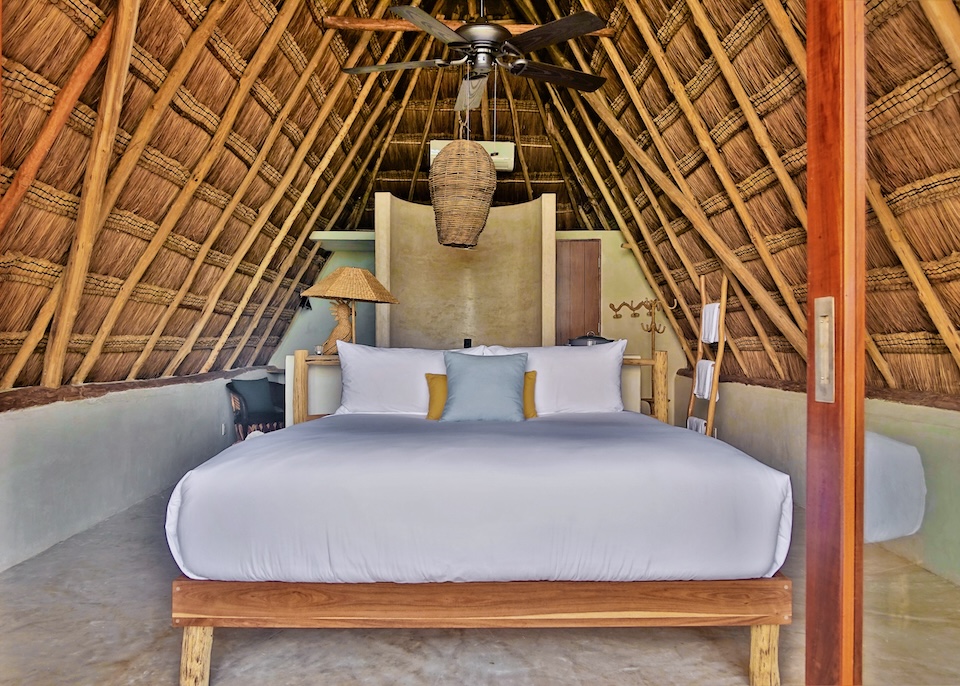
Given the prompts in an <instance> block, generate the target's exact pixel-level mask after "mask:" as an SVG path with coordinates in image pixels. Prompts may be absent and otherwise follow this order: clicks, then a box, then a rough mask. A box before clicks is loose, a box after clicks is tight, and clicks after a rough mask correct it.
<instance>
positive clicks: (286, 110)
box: [127, 0, 350, 380]
mask: <svg viewBox="0 0 960 686" xmlns="http://www.w3.org/2000/svg"><path fill="white" fill-rule="evenodd" d="M349 2H350V0H342V4H341V7H345V6H348V5H349ZM334 37H335V32H334V31H328V32H326V33H324V35H323V36H322V38H321V39H320V42H319V44H318V45H317V47H316V49H315V50H314V51H313V54H312V55H311V56H310V59H309V60H308V61H307V64H306V66H305V67H304V69H303V71H302V72H301V73H300V76H299V77H298V79H297V83H296V84H295V85H294V87H293V90H292V91H291V92H290V94H289V95H288V96H287V99H286V101H285V102H284V104H283V107H282V108H281V110H280V112H279V113H278V114H277V117H276V119H275V120H274V122H273V124H272V125H271V127H270V130H269V131H268V132H267V135H266V137H265V138H264V140H263V142H262V143H261V144H260V150H259V152H258V153H257V156H256V158H254V160H253V162H252V164H251V165H250V167H249V168H248V169H247V171H246V173H245V174H244V177H243V179H242V180H241V182H240V185H239V186H237V188H236V189H235V190H234V193H233V196H232V197H231V199H230V201H229V202H228V203H227V205H226V206H225V207H224V209H223V211H222V212H221V213H220V216H219V217H218V218H217V221H216V222H215V223H214V225H213V227H212V228H211V229H210V231H209V232H208V234H207V237H206V238H205V239H204V242H203V244H202V245H201V246H200V249H199V251H198V253H197V256H196V258H195V259H194V260H193V263H192V264H191V265H190V270H189V271H188V272H187V275H186V276H185V277H184V279H183V283H181V285H180V288H179V290H178V291H177V294H176V296H174V299H173V301H172V302H171V303H170V304H169V305H168V306H167V308H166V310H165V311H164V313H163V314H162V315H161V317H160V319H159V320H158V321H157V323H156V325H155V326H154V329H153V331H152V333H151V334H150V338H149V339H148V341H147V343H146V345H145V346H144V348H143V350H142V351H141V352H140V354H139V355H138V356H137V359H136V361H135V362H134V364H133V366H132V367H131V369H130V372H129V373H128V375H127V379H130V380H132V379H136V378H137V375H138V374H139V373H140V370H141V368H142V366H143V365H144V364H145V363H146V361H147V359H148V358H149V357H150V355H151V354H152V353H153V351H154V349H155V347H156V345H157V343H158V342H159V340H160V338H161V336H162V335H163V331H164V329H165V328H166V326H167V324H168V323H169V322H170V320H171V319H172V318H173V316H174V315H175V314H176V312H177V310H178V308H179V307H180V305H181V303H182V302H183V300H184V298H185V297H186V296H187V294H188V293H189V291H190V288H191V287H192V286H193V283H194V280H195V279H196V277H197V275H198V274H199V272H200V268H201V267H202V266H203V262H204V258H205V256H206V255H207V254H208V253H209V252H210V251H211V250H212V249H213V245H214V243H215V242H216V241H217V239H218V238H219V237H220V234H221V233H222V232H223V230H224V229H225V228H226V226H227V223H228V221H229V220H230V218H231V217H232V216H233V214H234V211H235V210H236V209H237V207H238V206H239V205H240V202H241V200H242V198H243V196H244V194H245V193H246V192H247V189H249V188H250V186H251V185H252V184H253V182H254V181H255V180H256V178H257V176H258V174H259V172H260V169H261V167H262V165H263V164H265V162H266V159H267V157H268V155H269V154H270V151H271V149H272V148H273V145H274V143H276V141H277V138H279V136H280V133H281V132H282V130H283V128H284V126H286V123H287V121H288V120H289V117H290V114H291V113H292V112H293V110H294V107H295V106H296V103H297V101H298V100H299V98H300V96H301V95H302V93H303V92H304V90H305V89H307V88H308V85H309V84H310V82H311V81H312V80H313V79H314V78H315V77H314V72H315V71H316V69H317V67H318V66H319V65H320V61H321V60H322V59H323V58H324V57H326V56H327V54H328V48H329V46H330V43H331V41H332V40H333V39H334ZM338 93H339V91H338V92H337V93H336V94H328V96H327V98H326V99H325V100H324V102H326V103H327V108H328V109H329V108H332V107H333V102H334V101H335V100H336V95H337V94H338ZM331 95H332V96H333V99H332V100H331V98H330V96H331ZM323 111H324V106H323V104H321V105H320V112H319V113H318V119H319V118H322V117H321V116H320V115H322V114H323ZM305 135H306V134H305ZM256 223H257V222H256V220H255V221H254V222H253V224H251V227H252V226H253V225H255V224H256ZM228 264H229V262H228Z"/></svg>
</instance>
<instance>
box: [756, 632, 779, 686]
mask: <svg viewBox="0 0 960 686" xmlns="http://www.w3.org/2000/svg"><path fill="white" fill-rule="evenodd" d="M779 645H780V625H779V624H757V625H754V626H751V627H750V686H780V660H779Z"/></svg>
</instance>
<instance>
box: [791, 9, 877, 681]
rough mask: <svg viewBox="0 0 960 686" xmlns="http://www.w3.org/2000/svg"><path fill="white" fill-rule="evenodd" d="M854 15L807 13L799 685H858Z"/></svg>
mask: <svg viewBox="0 0 960 686" xmlns="http://www.w3.org/2000/svg"><path fill="white" fill-rule="evenodd" d="M863 14H864V5H863V0H817V2H813V3H808V5H807V65H808V67H807V71H808V79H807V170H808V172H807V203H808V209H809V228H808V235H807V264H808V297H807V345H808V351H809V354H808V358H807V359H808V362H807V529H806V531H807V540H806V546H807V548H806V549H807V563H806V564H807V576H806V626H807V628H808V630H807V632H806V683H807V684H844V685H846V684H860V683H861V682H862V664H861V655H862V645H863V641H862V634H863V428H864V407H863V396H864V333H865V321H864V310H865V300H864V299H865V285H864V283H865V281H864V279H865V261H866V259H865V243H866V238H865V235H866V232H865V223H866V206H865V189H866V183H865V180H866V173H865V172H866V157H865V148H866V144H865V119H864V99H865V67H864V21H863ZM820 298H823V299H825V300H821V301H820V302H821V305H828V306H829V305H832V307H833V310H834V322H835V325H834V327H833V332H834V335H833V346H832V354H833V360H834V370H833V379H834V382H835V383H834V389H833V390H834V393H833V402H828V401H825V400H824V399H823V398H824V397H826V396H825V395H821V399H820V400H818V399H817V383H818V381H819V380H820V379H821V378H822V375H821V374H822V369H821V373H818V370H817V366H818V365H817V357H818V356H820V355H822V354H823V351H824V348H825V351H826V353H827V354H829V352H830V351H831V347H830V346H829V336H826V337H825V338H824V340H826V341H827V342H828V344H827V345H825V346H824V348H822V349H821V352H818V351H817V345H816V340H817V339H816V331H817V330H818V327H823V326H824V322H826V321H827V319H826V316H827V315H824V314H823V313H822V312H823V310H821V315H820V316H819V317H818V316H817V314H816V312H815V309H816V307H815V303H816V302H817V300H818V299H820ZM820 330H821V332H825V331H829V329H824V328H820ZM810 627H815V628H816V630H815V631H810V630H809V629H810Z"/></svg>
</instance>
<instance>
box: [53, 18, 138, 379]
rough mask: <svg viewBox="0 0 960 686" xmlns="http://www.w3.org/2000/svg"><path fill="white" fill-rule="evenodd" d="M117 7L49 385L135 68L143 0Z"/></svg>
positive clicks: (56, 321)
mask: <svg viewBox="0 0 960 686" xmlns="http://www.w3.org/2000/svg"><path fill="white" fill-rule="evenodd" d="M116 11H117V20H116V23H117V26H116V29H115V30H114V33H113V38H112V40H111V42H110V55H109V57H108V58H107V74H106V78H105V80H104V85H103V92H102V95H101V98H100V112H99V114H98V116H97V123H96V124H95V125H94V129H93V136H92V138H91V141H90V149H89V152H88V155H87V165H86V169H85V170H84V175H83V189H84V190H83V195H82V196H81V198H80V208H79V210H78V212H77V220H76V223H75V226H76V229H75V232H74V237H73V241H72V244H71V246H70V254H69V257H68V258H67V266H66V269H65V270H64V272H63V275H62V277H61V281H60V283H63V287H62V291H63V293H62V295H61V296H60V299H59V300H60V302H59V305H58V306H57V308H56V314H54V316H53V322H52V327H51V331H50V340H49V343H48V345H47V349H46V351H45V354H44V358H43V373H42V379H41V380H42V384H43V385H44V386H47V387H56V386H59V385H61V382H62V380H63V367H64V362H65V360H66V356H67V345H68V344H69V342H70V336H71V335H72V334H73V327H74V324H75V323H76V320H77V314H78V313H79V310H80V298H81V296H82V295H83V284H84V282H85V281H86V279H87V271H88V270H89V268H90V258H91V256H92V254H93V243H94V241H95V240H96V237H97V229H98V228H99V227H98V224H99V217H100V206H101V203H102V200H103V192H104V187H105V186H106V182H107V172H108V169H109V166H110V158H111V156H112V154H113V143H114V141H115V140H116V134H117V127H118V126H119V121H120V109H121V107H122V104H123V87H124V84H125V82H126V79H127V74H128V72H129V69H130V55H131V51H132V49H133V37H134V34H135V33H136V29H137V17H138V16H139V13H140V2H139V0H120V2H119V3H118V5H117V10H116Z"/></svg>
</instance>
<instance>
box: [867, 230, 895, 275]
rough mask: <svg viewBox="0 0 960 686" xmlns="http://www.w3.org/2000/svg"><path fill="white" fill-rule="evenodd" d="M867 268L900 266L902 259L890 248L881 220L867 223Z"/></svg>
mask: <svg viewBox="0 0 960 686" xmlns="http://www.w3.org/2000/svg"><path fill="white" fill-rule="evenodd" d="M866 234H867V248H866V253H867V257H866V263H867V269H868V270H869V269H875V268H877V267H894V266H899V264H900V259H899V258H898V257H897V255H896V253H895V252H893V250H892V249H891V248H890V242H889V241H888V240H887V237H886V236H885V235H884V233H883V230H882V229H881V228H880V224H879V222H873V223H872V224H871V223H870V222H868V223H867V232H866Z"/></svg>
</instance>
